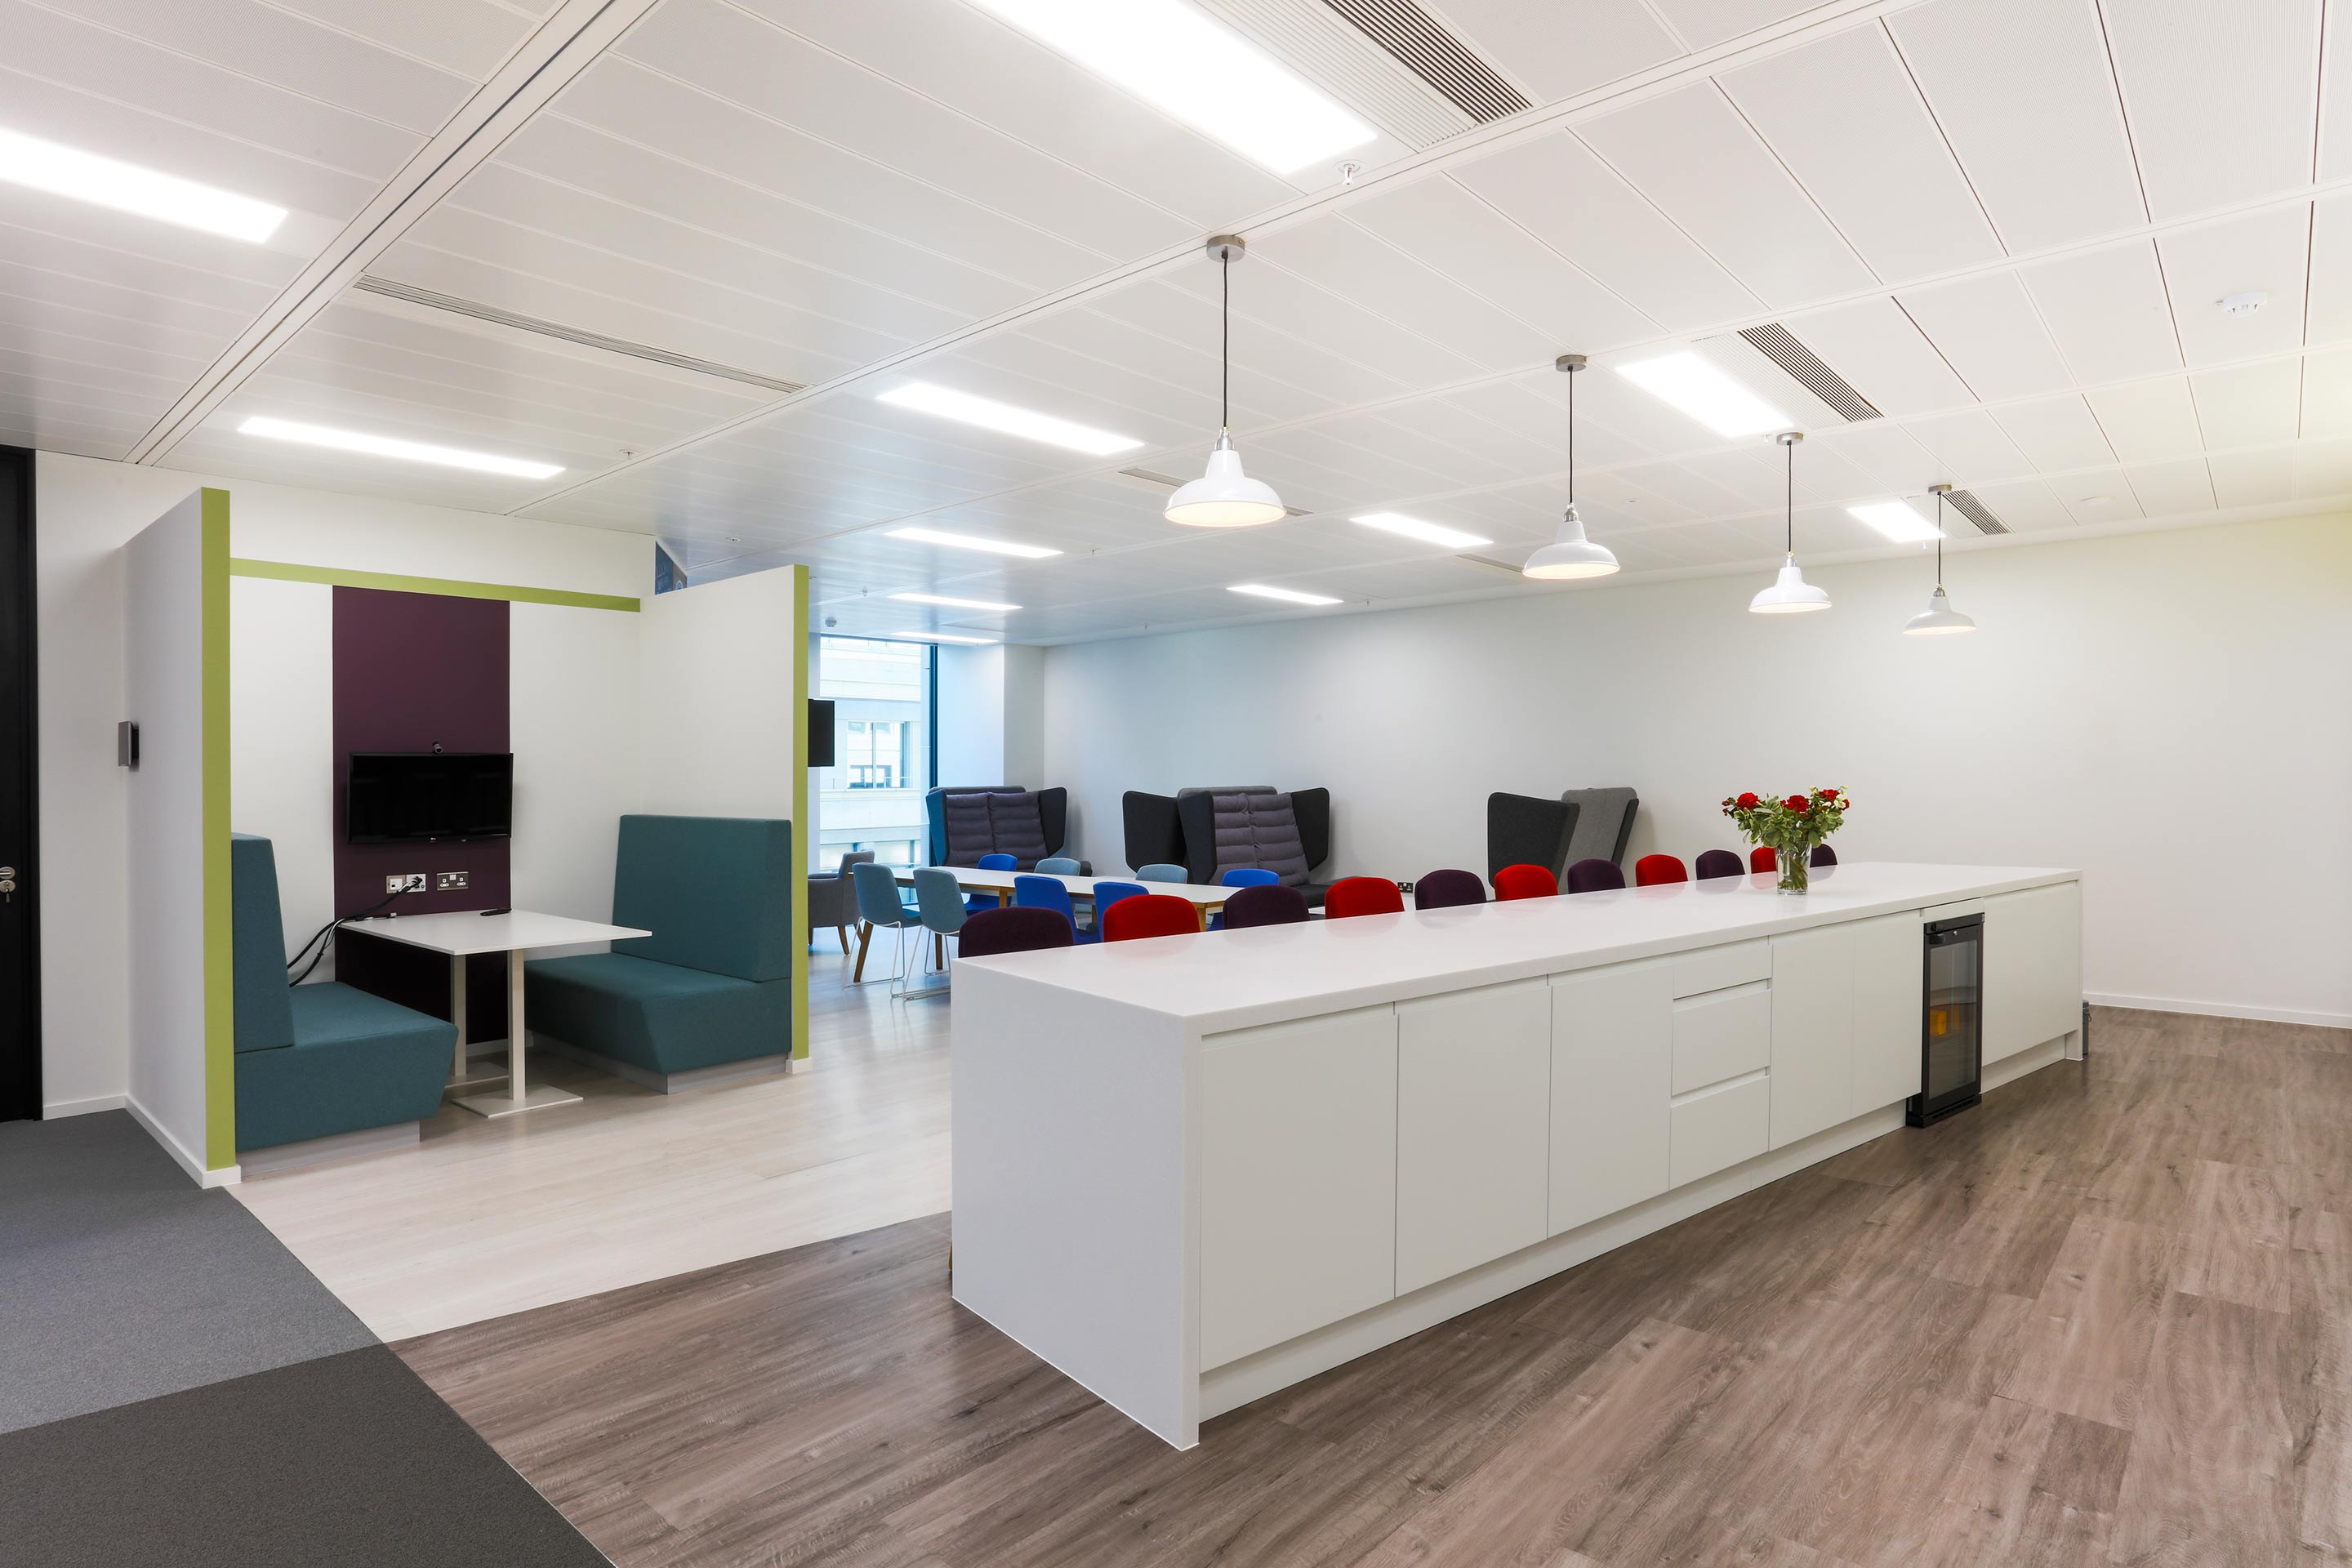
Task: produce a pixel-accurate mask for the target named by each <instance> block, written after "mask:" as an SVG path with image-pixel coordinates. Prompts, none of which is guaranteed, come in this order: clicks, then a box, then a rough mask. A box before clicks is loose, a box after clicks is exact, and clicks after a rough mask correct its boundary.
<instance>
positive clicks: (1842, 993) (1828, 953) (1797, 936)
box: [1772, 924, 1854, 1149]
mask: <svg viewBox="0 0 2352 1568" xmlns="http://www.w3.org/2000/svg"><path fill="white" fill-rule="evenodd" d="M1853 964H1854V936H1853V926H1852V925H1851V924H1841V925H1833V926H1817V927H1815V928H1814V929H1813V930H1811V931H1795V932H1792V933H1790V935H1788V936H1776V937H1774V938H1773V939H1772V1147H1773V1148H1775V1149H1780V1148H1785V1147H1787V1146H1788V1145H1789V1144H1790V1143H1794V1142H1797V1140H1798V1139H1800V1138H1810V1137H1811V1136H1812V1135H1813V1134H1814V1133H1816V1132H1819V1131H1822V1129H1823V1128H1827V1127H1834V1126H1836V1125H1837V1124H1838V1123H1839V1122H1841V1121H1844V1120H1845V1119H1846V1118H1847V1117H1849V1116H1851V1115H1852V1114H1853V1110H1852V1109H1851V1108H1852V1105H1853Z"/></svg>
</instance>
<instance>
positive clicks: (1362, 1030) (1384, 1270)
mask: <svg viewBox="0 0 2352 1568" xmlns="http://www.w3.org/2000/svg"><path fill="white" fill-rule="evenodd" d="M1201 1055H1202V1061H1201V1123H1202V1124H1201V1364H1202V1367H1204V1368H1205V1367H1213V1366H1222V1365H1223V1364H1224V1363H1226V1362H1229V1361H1234V1360H1238V1359H1239V1358H1240V1357H1243V1356H1245V1355H1248V1354H1250V1353H1251V1352H1255V1351H1261V1350H1264V1349H1265V1347H1266V1346H1268V1345H1275V1344H1280V1343H1281V1342H1283V1341H1285V1340H1287V1339H1291V1338H1294V1337H1296V1336H1297V1335H1299V1334H1303V1333H1305V1332H1307V1331H1308V1330H1310V1329H1318V1328H1321V1327H1322V1326H1323V1325H1324V1324H1326V1323H1331V1322H1337V1321H1339V1319H1341V1318H1345V1317H1348V1316H1349V1315H1350V1314H1352V1313H1356V1312H1360V1311H1362V1310H1364V1309H1365V1308H1367V1307H1376V1306H1378V1305H1380V1303H1381V1302H1382V1301H1385V1300H1388V1299H1389V1298H1390V1297H1391V1295H1393V1294H1394V1293H1395V1290H1396V1124H1397V1123H1396V1107H1397V1102H1396V1083H1397V1025H1396V1012H1395V1010H1394V1009H1393V1008H1389V1007H1368V1008H1364V1009H1362V1010H1360V1011H1358V1012H1353V1013H1337V1014H1333V1015H1331V1016H1328V1017H1322V1018H1308V1019H1303V1020H1301V1021H1299V1022H1298V1023H1296V1024H1276V1025H1272V1026H1268V1027H1266V1028H1263V1029H1245V1030H1241V1031H1239V1032H1236V1033H1234V1034H1230V1035H1219V1036H1214V1037H1211V1038H1210V1039H1208V1040H1207V1041H1205V1042H1203V1044H1202V1053H1201Z"/></svg>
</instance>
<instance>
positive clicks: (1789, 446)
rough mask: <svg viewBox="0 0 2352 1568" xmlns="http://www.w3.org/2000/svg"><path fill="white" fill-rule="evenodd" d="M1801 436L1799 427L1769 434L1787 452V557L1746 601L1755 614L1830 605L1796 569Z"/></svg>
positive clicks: (1780, 613) (1826, 593)
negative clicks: (1777, 573)
mask: <svg viewBox="0 0 2352 1568" xmlns="http://www.w3.org/2000/svg"><path fill="white" fill-rule="evenodd" d="M1804 438H1805V433H1804V432H1803V431H1801V430H1783V431H1781V432H1780V434H1779V435H1778V436H1775V437H1772V439H1774V440H1775V441H1778V442H1780V446H1781V448H1782V449H1783V450H1784V451H1786V452H1787V453H1788V454H1789V479H1788V518H1789V543H1788V550H1789V554H1788V558H1787V559H1786V560H1784V561H1783V562H1781V563H1780V576H1778V577H1776V578H1774V579H1773V581H1772V585H1771V586H1770V587H1769V588H1767V589H1765V590H1764V591H1763V592H1762V593H1760V594H1759V595H1756V596H1755V597H1754V598H1752V599H1750V600H1748V610H1749V611H1750V612H1751V613H1753V614H1755V615H1759V616H1801V615H1803V614H1805V613H1806V612H1807V611H1809V610H1826V609H1828V608H1829V607H1830V591H1829V590H1828V589H1827V588H1817V587H1815V586H1814V585H1813V584H1811V583H1808V582H1806V581H1805V574H1804V573H1802V572H1801V571H1799V570H1798V568H1797V443H1798V442H1800V441H1801V440H1803V439H1804Z"/></svg>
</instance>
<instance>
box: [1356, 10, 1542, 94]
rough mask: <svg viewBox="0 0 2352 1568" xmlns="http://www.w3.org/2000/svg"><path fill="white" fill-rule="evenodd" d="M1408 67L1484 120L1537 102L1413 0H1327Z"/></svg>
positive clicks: (1440, 92)
mask: <svg viewBox="0 0 2352 1568" xmlns="http://www.w3.org/2000/svg"><path fill="white" fill-rule="evenodd" d="M1323 3H1324V4H1325V5H1328V6H1330V7H1331V9H1332V10H1334V11H1337V12H1338V13H1339V15H1340V16H1345V17H1346V18H1347V19H1348V20H1349V21H1350V22H1352V23H1354V24H1355V26H1356V27H1357V29H1358V30H1359V31H1360V32H1361V33H1362V34H1363V35H1364V36H1365V37H1368V38H1370V39H1371V40H1372V42H1374V43H1376V44H1378V45H1380V47H1382V48H1384V49H1386V50H1387V51H1388V52H1389V53H1390V54H1391V55H1393V56H1394V57H1395V58H1396V59H1397V61H1398V63H1399V64H1401V65H1402V66H1403V67H1404V68H1406V69H1407V70H1409V71H1411V72H1412V74H1413V75H1415V76H1417V77H1419V78H1420V79H1422V80H1423V81H1425V82H1427V83H1428V84H1429V85H1430V86H1431V87H1432V88H1433V89H1436V90H1437V92H1438V93H1439V94H1440V95H1442V96H1443V97H1444V99H1445V100H1446V101H1447V102H1449V103H1451V104H1453V105H1454V108H1456V109H1458V110H1461V111H1462V112H1463V113H1465V114H1466V115H1468V116H1469V117H1470V118H1471V119H1472V120H1474V121H1477V122H1478V123H1479V124H1481V125H1484V124H1486V122H1487V121H1493V120H1502V119H1505V118H1507V117H1508V116H1510V115H1514V114H1517V113H1518V112H1520V111H1521V110H1525V109H1529V108H1532V107H1533V105H1532V104H1531V103H1530V102H1529V101H1528V96H1527V94H1525V93H1523V92H1521V91H1520V90H1519V89H1517V88H1515V87H1513V86H1512V85H1511V84H1510V83H1509V82H1507V81H1505V80H1504V79H1502V78H1501V77H1500V76H1499V75H1497V74H1496V71H1495V68H1493V67H1492V66H1489V65H1488V64H1487V63H1486V61H1485V60H1482V59H1480V58H1478V57H1477V56H1476V55H1475V54H1474V53H1473V52H1471V49H1470V47H1469V46H1468V45H1467V44H1465V43H1464V42H1463V41H1462V40H1461V39H1459V38H1457V37H1454V35H1453V34H1451V33H1449V32H1447V31H1446V30H1445V29H1444V28H1443V27H1441V26H1438V25H1437V23H1436V21H1435V20H1434V19H1433V17H1432V16H1430V15H1429V13H1428V12H1426V11H1424V10H1423V9H1422V8H1421V7H1420V6H1419V5H1414V4H1413V0H1323Z"/></svg>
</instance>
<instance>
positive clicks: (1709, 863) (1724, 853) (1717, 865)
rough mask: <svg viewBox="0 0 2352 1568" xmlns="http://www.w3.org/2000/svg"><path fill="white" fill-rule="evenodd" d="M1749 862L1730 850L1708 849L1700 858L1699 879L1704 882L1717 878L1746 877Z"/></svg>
mask: <svg viewBox="0 0 2352 1568" xmlns="http://www.w3.org/2000/svg"><path fill="white" fill-rule="evenodd" d="M1747 874H1748V862H1747V861H1745V860H1742V859H1741V858H1739V857H1738V855H1737V854H1735V853H1734V852H1732V851H1731V850H1728V849H1708V850H1706V851H1704V852H1702V853H1701V854H1700V856H1699V858H1698V879H1699V880H1700V881H1702V882H1704V881H1706V880H1708V879H1711V878H1715V877H1744V876H1746V875H1747Z"/></svg>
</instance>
